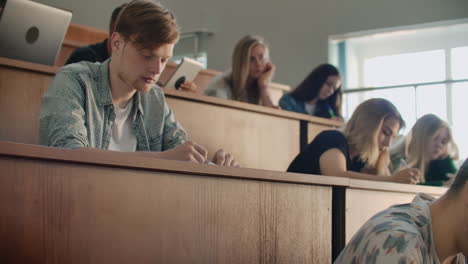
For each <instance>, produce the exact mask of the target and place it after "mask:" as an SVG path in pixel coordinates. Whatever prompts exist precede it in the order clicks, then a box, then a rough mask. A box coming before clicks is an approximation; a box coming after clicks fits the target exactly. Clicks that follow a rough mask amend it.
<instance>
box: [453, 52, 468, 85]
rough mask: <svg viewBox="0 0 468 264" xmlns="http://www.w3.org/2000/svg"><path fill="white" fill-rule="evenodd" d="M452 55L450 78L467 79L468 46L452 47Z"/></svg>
mask: <svg viewBox="0 0 468 264" xmlns="http://www.w3.org/2000/svg"><path fill="white" fill-rule="evenodd" d="M451 53H452V54H451V56H452V78H453V79H468V47H459V48H453V49H452V50H451Z"/></svg>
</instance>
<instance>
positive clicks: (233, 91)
mask: <svg viewBox="0 0 468 264" xmlns="http://www.w3.org/2000/svg"><path fill="white" fill-rule="evenodd" d="M275 69H276V67H275V65H274V64H273V63H271V61H270V58H269V50H268V45H267V44H266V43H265V41H264V40H263V38H261V37H259V36H251V35H247V36H245V37H243V38H242V39H241V40H239V42H238V43H237V44H236V47H235V48H234V52H233V54H232V68H231V70H230V71H228V72H225V73H223V74H221V75H220V76H218V77H216V78H214V79H213V81H212V82H211V83H210V84H209V85H208V88H207V89H206V90H205V94H206V95H209V96H215V97H219V98H223V99H228V100H236V101H241V102H246V103H251V104H258V105H264V106H269V107H276V106H275V105H274V104H273V102H272V100H271V98H270V94H269V92H268V89H267V88H268V85H269V84H270V82H271V79H272V78H273V74H274V72H275Z"/></svg>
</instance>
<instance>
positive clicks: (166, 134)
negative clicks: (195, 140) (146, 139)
mask: <svg viewBox="0 0 468 264" xmlns="http://www.w3.org/2000/svg"><path fill="white" fill-rule="evenodd" d="M163 103H164V106H163V107H164V108H163V111H164V128H163V135H162V151H165V150H169V149H172V148H174V147H176V146H178V145H180V144H183V143H185V142H186V141H187V138H188V136H187V133H186V132H185V130H184V129H183V128H182V126H181V124H180V123H179V122H177V121H176V120H175V119H174V114H173V113H172V110H171V109H170V108H169V106H168V105H167V103H166V100H163Z"/></svg>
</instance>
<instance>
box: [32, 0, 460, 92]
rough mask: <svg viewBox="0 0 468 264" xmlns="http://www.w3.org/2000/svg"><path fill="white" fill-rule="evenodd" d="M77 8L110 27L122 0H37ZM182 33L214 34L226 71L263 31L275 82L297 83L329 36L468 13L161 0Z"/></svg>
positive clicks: (321, 54)
mask: <svg viewBox="0 0 468 264" xmlns="http://www.w3.org/2000/svg"><path fill="white" fill-rule="evenodd" d="M36 1H38V2H42V3H45V4H48V5H52V6H56V7H61V8H65V9H69V10H72V11H73V19H72V23H77V24H82V25H87V26H92V27H97V28H102V29H106V28H107V23H108V19H109V17H110V14H111V12H112V10H113V8H114V7H115V6H117V5H119V4H120V3H123V2H125V1H121V0H105V1H99V0H60V1H59V0H36ZM162 3H163V4H164V5H166V7H168V8H170V9H171V10H172V11H173V12H174V13H175V14H176V16H177V18H178V21H179V24H180V25H181V27H182V31H183V32H187V31H193V30H198V29H201V28H204V29H208V30H210V31H214V32H215V35H214V36H212V37H210V38H209V40H208V41H207V42H205V43H204V48H205V49H206V50H207V51H208V66H209V68H212V69H216V70H224V69H226V68H227V67H229V65H230V57H231V52H232V48H233V47H234V45H235V43H236V41H237V40H238V39H239V38H241V37H242V36H243V35H245V34H249V33H250V34H259V35H263V36H264V37H265V38H266V40H267V41H268V42H269V43H270V46H271V51H272V54H271V55H272V59H273V61H274V62H275V63H276V65H277V74H276V81H277V82H281V83H285V84H289V85H292V86H293V87H294V86H296V85H297V84H298V83H299V82H300V81H301V80H302V79H303V78H304V77H305V76H306V75H307V74H308V73H309V72H310V71H311V70H312V69H313V68H314V67H315V66H316V65H318V64H320V63H323V62H326V61H328V37H329V36H330V35H335V34H342V33H347V32H354V31H362V30H369V29H378V28H386V27H395V26H403V25H411V24H419V23H428V22H435V21H442V20H451V19H458V18H466V17H468V12H467V10H468V1H467V0H351V1H346V0H290V1H278V0H260V1H258V0H257V1H255V0H231V1H226V0H162Z"/></svg>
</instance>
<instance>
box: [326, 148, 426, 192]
mask: <svg viewBox="0 0 468 264" xmlns="http://www.w3.org/2000/svg"><path fill="white" fill-rule="evenodd" d="M319 165H320V171H321V172H322V174H323V175H329V176H338V177H348V178H352V179H359V180H370V181H385V182H399V183H412V184H415V183H416V182H417V180H418V179H419V174H418V173H417V170H416V169H406V170H402V171H400V172H398V173H397V174H395V175H393V176H380V175H372V174H366V173H359V172H354V171H348V170H347V169H346V157H345V156H344V154H343V152H341V151H340V150H339V149H337V148H332V149H329V150H327V151H326V152H324V153H323V154H322V155H321V156H320V160H319Z"/></svg>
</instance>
